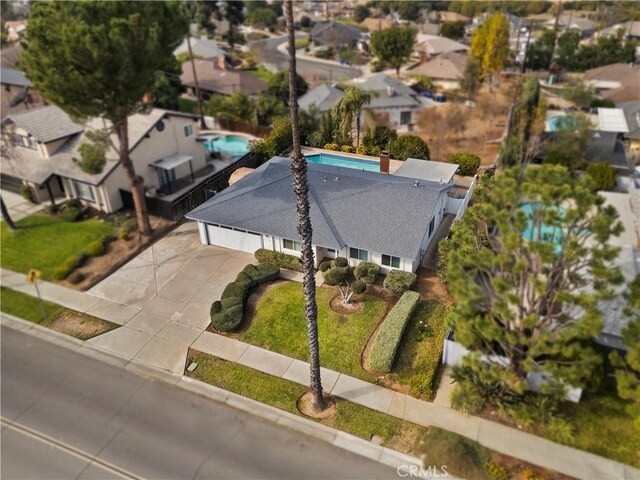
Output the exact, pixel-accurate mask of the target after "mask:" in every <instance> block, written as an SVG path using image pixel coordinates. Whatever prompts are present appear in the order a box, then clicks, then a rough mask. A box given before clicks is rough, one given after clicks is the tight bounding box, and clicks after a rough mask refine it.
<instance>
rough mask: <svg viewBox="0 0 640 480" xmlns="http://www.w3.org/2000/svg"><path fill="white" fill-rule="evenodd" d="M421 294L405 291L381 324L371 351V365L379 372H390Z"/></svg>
mask: <svg viewBox="0 0 640 480" xmlns="http://www.w3.org/2000/svg"><path fill="white" fill-rule="evenodd" d="M419 301H420V294H418V293H417V292H405V293H404V295H402V297H401V298H400V300H398V303H396V305H395V307H393V309H392V310H391V311H390V312H389V315H387V318H385V319H384V322H383V323H382V325H381V326H380V330H379V331H378V335H377V336H376V338H375V340H374V341H373V345H372V347H371V352H370V353H369V365H371V368H373V369H374V370H378V371H379V372H390V371H391V367H392V366H393V361H394V359H395V357H396V352H397V351H398V346H399V345H400V340H401V339H402V334H403V333H404V328H405V327H406V325H407V322H408V321H409V319H410V318H411V315H412V314H413V312H414V311H415V309H416V307H417V306H418V302H419Z"/></svg>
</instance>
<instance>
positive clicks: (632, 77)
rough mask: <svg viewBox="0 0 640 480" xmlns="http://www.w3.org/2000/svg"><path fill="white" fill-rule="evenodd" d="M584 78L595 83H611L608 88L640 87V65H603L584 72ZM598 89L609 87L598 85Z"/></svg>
mask: <svg viewBox="0 0 640 480" xmlns="http://www.w3.org/2000/svg"><path fill="white" fill-rule="evenodd" d="M584 78H585V80H591V81H593V82H611V84H610V86H608V88H619V87H634V86H638V78H640V65H629V64H628V63H612V64H610V65H603V66H602V67H597V68H592V69H590V70H587V71H586V72H584ZM598 87H599V88H605V87H607V85H598Z"/></svg>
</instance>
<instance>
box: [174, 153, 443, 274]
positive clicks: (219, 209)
mask: <svg viewBox="0 0 640 480" xmlns="http://www.w3.org/2000/svg"><path fill="white" fill-rule="evenodd" d="M307 181H308V185H309V202H310V207H311V208H310V215H311V223H312V224H313V241H314V245H313V250H314V255H315V265H316V267H317V266H318V265H319V263H320V262H321V261H322V260H323V259H324V258H335V257H336V256H342V257H346V258H348V259H349V263H350V264H351V265H356V264H358V263H359V262H360V261H371V262H374V263H377V264H378V265H381V266H382V271H383V272H384V273H386V272H388V271H390V270H391V269H399V270H404V271H408V272H413V271H415V270H416V269H417V268H418V266H419V265H420V261H421V260H422V257H423V256H424V254H425V252H426V251H427V249H428V247H429V244H430V243H431V240H432V239H433V238H434V235H435V232H436V231H437V229H438V226H439V225H440V222H441V220H442V218H443V216H444V214H445V210H446V207H447V201H448V195H447V191H448V190H449V189H451V188H453V185H451V184H443V185H441V184H439V183H436V182H428V181H420V180H416V179H412V178H403V177H399V176H395V175H388V174H383V173H378V172H365V171H360V170H355V169H350V168H344V167H334V166H329V165H321V164H317V163H309V164H308V171H307ZM186 218H188V219H191V220H196V221H197V222H198V227H199V231H200V240H201V242H202V243H203V244H205V245H217V246H221V247H225V248H230V249H233V250H241V251H244V252H249V253H253V252H255V251H256V250H258V249H260V248H265V249H268V250H274V251H277V252H282V253H287V254H290V255H295V256H300V251H301V245H300V236H299V233H298V221H297V216H296V202H295V197H294V192H293V189H292V188H291V160H289V159H287V158H282V157H274V158H272V159H271V160H269V161H268V162H267V163H265V164H264V165H262V166H261V167H259V168H257V169H256V170H255V171H254V172H252V173H251V174H249V175H248V176H246V177H244V178H243V179H242V180H240V181H238V182H237V183H235V184H234V185H232V186H230V187H229V188H227V189H225V190H224V191H222V192H221V193H218V194H217V195H216V196H215V197H213V198H212V199H210V200H208V201H207V202H205V203H204V204H202V205H200V206H199V207H198V208H196V209H195V210H193V211H192V212H190V213H189V214H187V215H186Z"/></svg>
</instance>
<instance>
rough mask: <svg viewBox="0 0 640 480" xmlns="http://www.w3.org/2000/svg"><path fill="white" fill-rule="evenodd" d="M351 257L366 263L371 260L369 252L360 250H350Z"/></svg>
mask: <svg viewBox="0 0 640 480" xmlns="http://www.w3.org/2000/svg"><path fill="white" fill-rule="evenodd" d="M349 257H351V258H355V259H356V260H362V261H365V262H366V261H368V260H369V252H368V251H366V250H360V249H359V248H349Z"/></svg>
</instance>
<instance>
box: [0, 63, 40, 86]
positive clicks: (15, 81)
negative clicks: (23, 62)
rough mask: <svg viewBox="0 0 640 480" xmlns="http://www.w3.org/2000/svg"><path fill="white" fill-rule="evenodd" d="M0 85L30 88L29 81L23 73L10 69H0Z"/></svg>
mask: <svg viewBox="0 0 640 480" xmlns="http://www.w3.org/2000/svg"><path fill="white" fill-rule="evenodd" d="M0 83H2V84H3V85H17V86H19V87H32V86H33V84H32V83H31V81H30V80H29V79H28V78H27V77H25V75H24V73H22V72H20V71H18V70H16V69H15V68H10V67H0Z"/></svg>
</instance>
